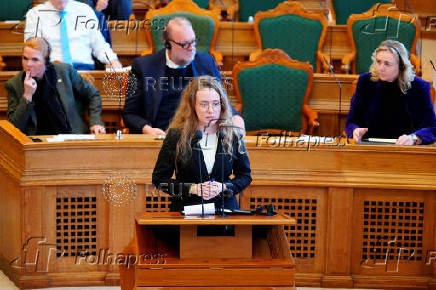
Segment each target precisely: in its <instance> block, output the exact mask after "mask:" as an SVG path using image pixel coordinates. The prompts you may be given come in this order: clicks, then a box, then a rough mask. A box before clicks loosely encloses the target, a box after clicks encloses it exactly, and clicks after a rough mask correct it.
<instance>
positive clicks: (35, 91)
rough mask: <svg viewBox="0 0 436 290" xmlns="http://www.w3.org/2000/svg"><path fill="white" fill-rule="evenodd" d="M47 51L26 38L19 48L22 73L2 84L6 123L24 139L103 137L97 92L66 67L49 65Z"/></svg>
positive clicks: (41, 43)
mask: <svg viewBox="0 0 436 290" xmlns="http://www.w3.org/2000/svg"><path fill="white" fill-rule="evenodd" d="M49 52H50V47H49V44H48V42H47V41H45V40H44V39H42V38H38V37H34V38H29V39H28V40H27V41H26V42H25V43H24V48H23V58H22V64H23V71H21V72H19V73H18V74H17V75H16V76H14V77H13V78H11V79H10V80H8V81H7V82H6V84H5V87H6V90H7V91H8V120H9V122H11V123H12V124H14V126H15V127H17V128H18V129H20V130H21V131H22V132H23V133H25V134H27V135H55V134H60V133H76V134H78V133H87V132H88V126H87V125H86V124H85V120H84V112H85V110H88V111H89V123H90V124H89V131H90V132H91V133H93V134H98V133H105V128H104V127H103V122H102V120H101V98H100V94H99V92H98V90H97V89H96V88H95V87H94V86H93V85H91V84H89V83H88V82H87V81H85V80H84V79H83V78H82V77H81V76H80V75H79V74H78V73H77V71H76V70H75V69H74V68H72V66H71V65H69V64H64V63H55V64H52V63H50V62H49Z"/></svg>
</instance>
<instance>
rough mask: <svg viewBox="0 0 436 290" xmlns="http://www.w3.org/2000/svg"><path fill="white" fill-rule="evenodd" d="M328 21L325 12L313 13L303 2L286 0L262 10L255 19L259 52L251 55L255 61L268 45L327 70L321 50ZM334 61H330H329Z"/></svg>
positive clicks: (319, 68)
mask: <svg viewBox="0 0 436 290" xmlns="http://www.w3.org/2000/svg"><path fill="white" fill-rule="evenodd" d="M327 27H328V23H327V20H326V19H325V18H324V16H323V15H322V13H315V12H309V11H307V10H306V9H304V7H303V6H302V5H301V4H300V3H299V2H292V1H289V2H283V3H280V4H279V5H278V6H277V7H276V8H274V9H271V10H268V11H265V12H258V13H257V14H256V16H255V18H254V33H255V36H256V43H257V47H258V48H259V49H258V50H257V51H255V52H253V53H252V54H251V55H250V60H254V59H255V58H256V56H257V55H259V53H260V52H261V51H262V50H263V49H266V48H280V49H282V50H283V51H284V52H286V53H287V54H288V55H289V56H290V57H291V58H292V59H295V60H298V61H302V62H305V61H308V62H309V63H310V64H311V65H312V66H313V68H314V70H315V71H317V72H321V67H324V70H325V71H327V70H328V69H329V68H328V65H327V64H325V61H324V57H325V58H326V59H328V60H329V57H328V56H327V55H324V54H323V53H322V52H321V50H322V48H323V46H324V40H325V36H326V32H327ZM329 61H330V60H329Z"/></svg>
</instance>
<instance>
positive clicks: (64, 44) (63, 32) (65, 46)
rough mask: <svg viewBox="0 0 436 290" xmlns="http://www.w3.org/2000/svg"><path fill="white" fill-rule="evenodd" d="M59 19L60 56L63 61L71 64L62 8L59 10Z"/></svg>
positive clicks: (65, 22) (65, 21)
mask: <svg viewBox="0 0 436 290" xmlns="http://www.w3.org/2000/svg"><path fill="white" fill-rule="evenodd" d="M59 14H60V17H61V21H60V28H61V31H60V32H61V47H62V58H63V59H64V63H69V64H72V63H73V61H72V59H71V51H70V43H69V41H70V40H69V39H68V31H67V20H66V19H65V14H66V12H65V11H64V10H62V11H59Z"/></svg>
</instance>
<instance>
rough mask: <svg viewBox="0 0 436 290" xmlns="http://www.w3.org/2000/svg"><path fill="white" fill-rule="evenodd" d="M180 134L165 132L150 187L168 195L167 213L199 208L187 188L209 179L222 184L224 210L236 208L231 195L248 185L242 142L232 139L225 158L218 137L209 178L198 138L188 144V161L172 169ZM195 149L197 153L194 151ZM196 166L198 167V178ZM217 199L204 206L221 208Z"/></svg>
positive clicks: (248, 171) (249, 170) (248, 174)
mask: <svg viewBox="0 0 436 290" xmlns="http://www.w3.org/2000/svg"><path fill="white" fill-rule="evenodd" d="M180 134H181V131H180V130H179V129H170V130H169V131H168V135H167V136H166V138H165V140H164V142H163V144H162V148H161V150H160V152H159V156H158V159H157V161H156V165H155V167H154V170H153V184H154V185H155V186H156V187H157V188H158V189H161V190H163V191H165V192H166V193H168V194H170V195H172V197H171V202H172V204H171V208H170V210H171V211H180V210H182V209H183V206H185V205H192V204H200V203H201V198H200V197H199V196H197V195H190V194H189V189H190V185H191V184H193V183H194V184H197V183H201V182H205V181H208V180H211V179H212V178H214V179H215V181H218V182H222V181H224V183H225V184H226V187H227V189H228V192H226V193H225V200H224V206H225V208H230V209H235V208H239V206H238V202H237V200H236V197H235V194H237V193H239V192H241V191H242V190H243V189H244V188H246V187H247V186H248V185H249V184H250V183H251V169H250V161H249V160H248V155H247V152H246V149H245V146H244V143H243V142H244V141H243V140H242V139H240V140H239V141H238V138H237V137H236V136H235V137H234V138H233V139H234V140H233V144H232V156H229V154H223V148H222V144H221V137H219V138H218V146H217V151H216V155H215V164H214V166H213V169H212V173H211V174H210V175H209V174H208V173H207V169H206V164H205V163H204V158H203V152H202V151H201V148H200V145H197V143H198V141H199V140H198V138H193V140H192V143H191V145H192V148H193V150H192V155H191V158H190V159H189V161H188V162H186V163H184V162H180V161H178V162H177V168H176V161H175V155H176V146H177V142H178V141H179V138H180ZM238 142H241V143H240V145H241V146H239V143H238ZM238 147H240V148H238ZM194 148H195V149H197V150H195V149H194ZM198 148H200V149H199V150H198ZM239 149H240V150H239ZM240 151H242V152H243V153H241V152H240ZM222 157H223V158H224V159H222ZM199 160H200V162H199ZM199 164H200V165H201V178H200V167H199ZM222 165H223V166H222ZM174 172H175V173H176V178H175V179H172V176H173V173H174ZM222 173H224V175H222ZM232 173H233V175H234V177H233V178H232V179H231V178H230V175H231V174H232ZM221 199H222V196H221V195H219V196H217V197H215V198H213V199H211V200H209V201H207V202H214V203H215V208H221V205H222V202H221Z"/></svg>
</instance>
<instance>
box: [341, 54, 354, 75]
mask: <svg viewBox="0 0 436 290" xmlns="http://www.w3.org/2000/svg"><path fill="white" fill-rule="evenodd" d="M355 58H356V53H355V52H350V53H347V54H346V55H344V57H343V58H342V66H341V69H342V71H343V72H345V73H350V70H351V62H352V61H354V59H355Z"/></svg>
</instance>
